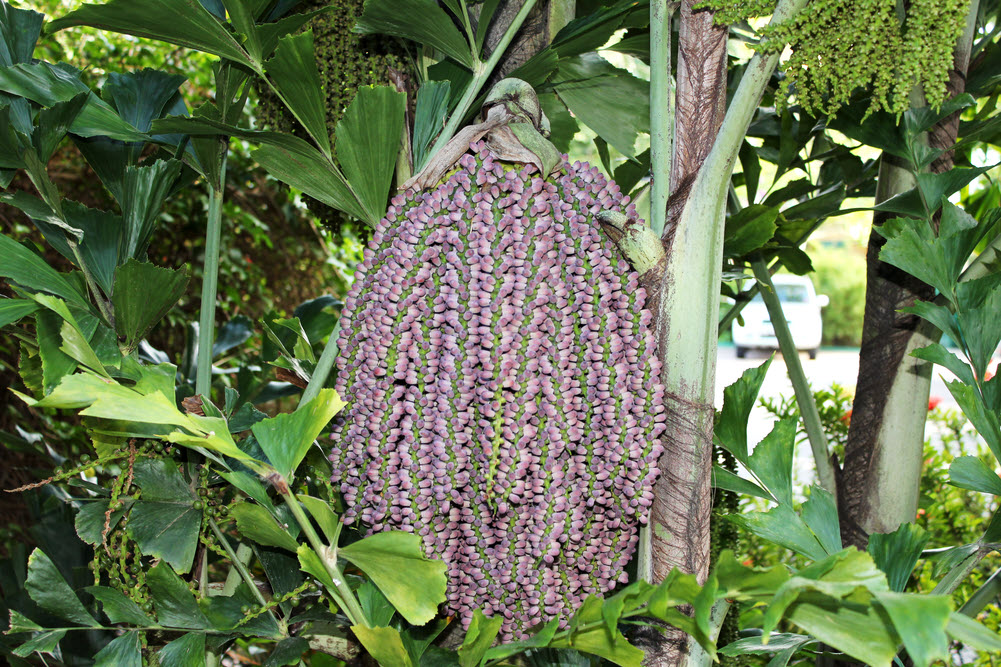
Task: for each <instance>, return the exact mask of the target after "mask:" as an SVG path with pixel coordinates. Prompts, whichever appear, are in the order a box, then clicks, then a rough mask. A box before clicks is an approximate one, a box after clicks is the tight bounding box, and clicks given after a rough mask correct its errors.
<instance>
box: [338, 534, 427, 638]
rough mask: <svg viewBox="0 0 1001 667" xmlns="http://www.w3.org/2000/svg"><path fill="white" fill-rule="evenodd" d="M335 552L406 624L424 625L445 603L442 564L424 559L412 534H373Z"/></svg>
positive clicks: (415, 537) (420, 547) (421, 549)
mask: <svg viewBox="0 0 1001 667" xmlns="http://www.w3.org/2000/svg"><path fill="white" fill-rule="evenodd" d="M338 553H339V555H340V556H341V557H342V558H344V559H345V560H348V561H350V562H351V563H353V564H354V565H355V566H357V567H358V569H360V570H361V571H362V572H364V573H365V574H367V575H368V577H369V578H370V579H371V580H372V583H374V584H375V585H376V586H378V587H379V590H380V591H382V593H383V595H385V596H386V598H387V599H388V600H389V601H390V602H392V603H393V606H394V607H396V610H397V611H398V612H400V615H401V616H403V617H404V618H405V619H407V621H408V622H409V623H413V624H414V625H423V624H424V623H427V622H428V621H430V620H431V619H432V618H434V616H435V614H436V613H437V608H438V605H439V604H441V603H442V602H444V601H445V584H446V578H445V563H444V562H442V561H437V560H429V559H428V558H426V557H425V556H424V550H423V548H422V546H421V538H420V537H419V536H417V535H415V534H413V533H403V532H387V533H376V534H374V535H369V536H368V537H366V538H364V539H362V540H359V541H357V542H353V543H352V544H349V545H348V546H346V547H343V548H342V549H341V550H340V551H339V552H338ZM400 572H406V573H407V576H406V577H401V576H399V575H400Z"/></svg>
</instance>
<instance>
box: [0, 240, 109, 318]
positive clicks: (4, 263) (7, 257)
mask: <svg viewBox="0 0 1001 667" xmlns="http://www.w3.org/2000/svg"><path fill="white" fill-rule="evenodd" d="M0 277H3V278H8V279H9V280H10V281H11V282H14V283H17V284H18V285H23V286H24V287H27V288H28V289H31V290H37V291H39V292H47V293H49V294H55V295H56V296H59V297H62V298H63V299H66V301H67V302H69V303H71V304H73V305H74V306H76V307H78V308H82V309H84V310H89V309H90V301H88V300H87V298H86V297H85V296H84V294H83V293H82V292H80V291H79V290H78V288H77V287H76V285H74V284H73V283H71V282H70V280H69V279H68V278H67V277H66V276H64V275H63V274H61V273H58V272H57V271H56V270H55V269H53V268H52V267H51V266H49V265H48V263H46V261H45V260H44V259H42V258H41V257H39V256H38V255H36V254H35V253H33V252H31V251H30V250H28V249H27V248H26V247H24V246H23V245H21V244H19V243H17V242H16V241H14V240H13V239H11V238H9V237H7V236H4V235H2V234H0Z"/></svg>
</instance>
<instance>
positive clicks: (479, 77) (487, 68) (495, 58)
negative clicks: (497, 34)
mask: <svg viewBox="0 0 1001 667" xmlns="http://www.w3.org/2000/svg"><path fill="white" fill-rule="evenodd" d="M536 2H538V0H525V4H524V5H522V6H521V9H519V10H518V14H517V15H515V17H514V21H512V22H511V25H510V26H508V29H507V30H506V31H505V32H504V36H503V37H501V40H500V42H499V43H498V44H497V47H496V48H495V49H494V50H493V52H492V53H491V54H490V57H489V58H488V59H487V61H486V62H485V63H484V62H481V61H480V59H479V57H477V55H476V54H475V53H474V54H473V57H474V58H476V64H475V66H474V70H473V80H472V81H470V82H469V85H467V86H466V90H465V92H464V93H463V94H462V98H461V99H460V100H459V104H458V105H457V106H456V108H455V111H453V112H452V115H451V116H450V117H449V119H448V123H446V124H445V129H443V130H442V131H441V134H439V135H438V138H437V139H436V140H435V142H434V145H433V146H432V147H431V150H430V151H428V153H427V156H426V157H425V158H424V163H423V164H420V165H414V172H415V173H420V171H421V170H422V169H423V168H424V167H425V166H426V165H427V163H428V161H429V160H430V159H431V156H433V155H435V154H437V153H438V152H439V151H440V150H441V149H442V148H443V147H444V146H445V144H447V143H448V141H449V139H451V138H452V137H453V136H455V133H456V132H457V131H458V129H459V126H460V125H462V122H463V121H464V120H465V118H466V114H468V113H469V109H470V108H471V107H472V106H473V102H475V101H476V98H477V97H478V96H479V94H480V91H482V90H483V86H484V85H485V84H486V83H487V80H488V79H489V78H490V75H491V74H493V72H494V70H495V69H496V68H497V63H499V62H500V59H501V57H502V56H503V55H504V52H505V51H506V50H507V47H508V46H509V45H510V44H511V40H512V39H514V36H515V33H517V32H518V30H519V29H520V28H521V25H522V24H523V23H524V22H525V19H526V18H528V13H529V12H530V11H532V8H533V7H535V4H536Z"/></svg>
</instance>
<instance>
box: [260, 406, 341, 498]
mask: <svg viewBox="0 0 1001 667" xmlns="http://www.w3.org/2000/svg"><path fill="white" fill-rule="evenodd" d="M343 407H344V402H343V401H341V399H340V398H339V397H338V396H337V392H335V391H334V390H333V389H322V390H320V393H319V394H317V396H316V398H314V399H313V400H312V401H310V402H309V403H306V404H305V405H300V406H299V407H298V408H297V409H296V411H295V412H292V413H286V414H280V415H278V416H276V417H272V418H270V419H265V420H262V421H259V422H257V423H256V424H254V425H253V426H252V427H251V429H250V430H251V431H252V432H253V434H254V436H255V437H256V438H257V442H258V443H259V444H260V446H261V449H262V450H263V451H264V453H265V454H266V455H267V457H268V460H269V461H271V464H272V465H274V467H275V469H276V470H277V471H278V472H279V473H280V474H281V475H282V476H283V477H285V478H286V479H289V480H291V477H292V474H293V473H294V472H295V469H296V468H298V467H299V463H300V462H301V461H302V459H303V458H304V457H305V456H306V452H308V451H309V448H310V447H311V446H312V445H313V441H314V440H316V437H317V436H318V435H320V431H322V430H323V427H325V426H326V425H327V422H329V421H330V420H331V419H332V418H333V417H334V415H336V414H337V413H338V412H340V411H341V408H343Z"/></svg>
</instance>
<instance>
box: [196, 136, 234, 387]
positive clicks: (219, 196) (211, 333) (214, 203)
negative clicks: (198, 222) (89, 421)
mask: <svg viewBox="0 0 1001 667" xmlns="http://www.w3.org/2000/svg"><path fill="white" fill-rule="evenodd" d="M220 142H225V144H226V146H225V148H224V149H223V151H222V156H221V157H220V168H219V183H213V184H212V185H211V186H210V187H211V192H210V194H209V220H208V229H207V230H206V232H205V264H204V271H203V278H202V304H201V312H200V315H199V321H198V366H197V370H196V374H195V393H196V394H198V395H200V396H205V397H206V398H211V396H209V394H210V393H211V392H212V343H213V340H214V338H215V307H216V296H217V294H218V290H219V253H220V245H221V241H220V240H221V238H222V205H223V193H224V191H225V189H226V154H227V152H228V150H229V138H228V137H223V138H221V139H220Z"/></svg>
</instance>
